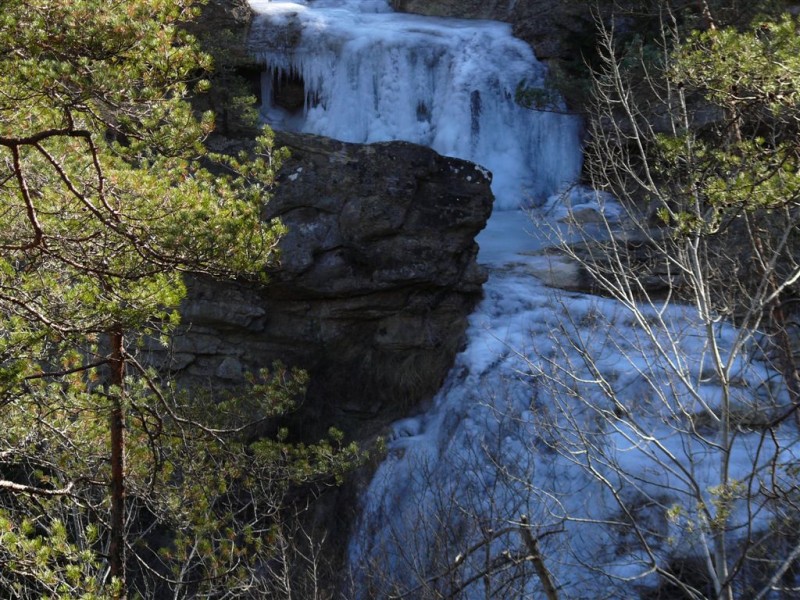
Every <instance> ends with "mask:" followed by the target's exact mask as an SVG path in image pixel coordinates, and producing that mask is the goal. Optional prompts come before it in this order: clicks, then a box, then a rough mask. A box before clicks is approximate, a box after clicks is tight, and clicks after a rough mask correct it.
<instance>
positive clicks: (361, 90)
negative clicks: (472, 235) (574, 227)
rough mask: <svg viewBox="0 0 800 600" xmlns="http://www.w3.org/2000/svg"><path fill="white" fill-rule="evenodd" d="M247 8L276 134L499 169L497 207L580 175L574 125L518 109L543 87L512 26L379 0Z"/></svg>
mask: <svg viewBox="0 0 800 600" xmlns="http://www.w3.org/2000/svg"><path fill="white" fill-rule="evenodd" d="M252 5H253V7H254V8H255V10H257V11H259V12H260V13H261V15H262V16H261V17H260V18H259V19H257V20H256V22H255V23H254V27H253V31H252V33H251V38H250V46H251V48H252V49H253V51H254V52H255V53H256V54H257V55H258V56H259V57H260V59H261V60H262V61H263V62H264V63H265V64H266V65H267V66H268V70H267V72H266V73H265V74H264V76H263V98H264V108H263V113H264V117H265V119H266V121H267V122H268V123H270V124H271V125H273V126H274V127H276V128H278V129H290V130H295V131H302V132H307V133H315V134H318V135H324V136H328V137H332V138H336V139H339V140H342V141H347V142H356V143H369V142H379V141H388V140H405V141H409V142H413V143H417V144H422V145H425V146H429V147H431V148H433V149H434V150H436V151H437V152H439V153H440V154H444V155H446V156H454V157H457V158H463V159H467V160H471V161H473V162H476V163H478V164H480V165H482V166H484V167H486V168H487V169H488V170H490V171H491V172H492V174H493V186H492V189H493V191H494V193H495V196H496V198H497V201H496V204H495V207H496V208H500V209H513V208H518V207H519V205H520V204H521V203H525V204H535V203H537V202H540V201H541V200H543V199H544V198H545V197H546V196H548V195H549V194H552V193H554V192H556V191H558V190H559V189H560V188H562V187H564V186H565V185H567V184H570V183H572V182H573V181H574V180H575V179H576V177H577V176H578V173H579V170H580V165H581V155H580V152H579V150H578V147H579V121H578V120H577V119H575V118H573V117H570V116H565V115H563V114H559V112H558V111H559V110H560V109H562V108H563V107H561V106H558V105H554V106H551V107H549V110H543V111H532V110H527V109H525V108H522V107H521V106H519V104H517V102H516V101H515V96H516V94H517V90H518V89H519V88H537V89H538V88H541V87H542V86H543V85H544V76H545V68H544V67H543V66H542V65H541V64H540V63H539V62H538V61H537V60H536V59H535V57H534V56H533V53H532V51H531V49H530V47H529V46H528V45H527V44H525V43H524V42H522V41H520V40H518V39H516V38H514V37H512V36H511V28H510V26H509V25H507V24H503V23H496V22H491V21H464V20H457V19H434V18H426V17H419V16H415V15H405V14H399V13H393V12H389V9H388V7H387V6H386V5H385V4H382V3H380V2H378V1H376V0H370V1H368V2H350V3H344V2H330V1H329V2H315V3H309V4H308V5H305V4H298V3H289V2H266V3H265V2H262V1H260V0H259V1H254V2H253V3H252ZM287 89H288V90H290V92H291V100H290V101H289V102H283V103H281V100H280V98H281V94H282V93H283V94H285V95H289V94H288V92H287ZM276 99H277V101H276ZM281 104H283V105H281Z"/></svg>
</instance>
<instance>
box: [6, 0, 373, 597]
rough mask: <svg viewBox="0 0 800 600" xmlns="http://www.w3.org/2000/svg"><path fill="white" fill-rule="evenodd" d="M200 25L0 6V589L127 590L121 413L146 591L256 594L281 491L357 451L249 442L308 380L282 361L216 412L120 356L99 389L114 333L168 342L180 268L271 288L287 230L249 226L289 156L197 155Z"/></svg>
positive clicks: (133, 4) (177, 2)
mask: <svg viewBox="0 0 800 600" xmlns="http://www.w3.org/2000/svg"><path fill="white" fill-rule="evenodd" d="M196 14H197V7H196V6H195V3H194V2H192V0H125V1H124V2H118V3H109V2H107V1H105V0H70V2H63V0H24V1H23V0H6V1H4V2H3V7H2V12H0V159H1V162H0V165H2V166H0V170H2V173H1V174H0V423H1V424H2V426H0V538H1V540H2V541H1V542H0V566H1V567H2V568H1V569H0V571H1V572H0V596H2V597H9V598H40V597H62V598H63V597H72V598H103V597H107V596H109V597H118V596H120V595H123V594H125V593H126V592H125V588H126V584H127V583H128V582H125V581H121V580H111V579H110V578H109V577H108V574H107V572H108V569H107V553H108V550H107V546H108V539H109V529H110V525H109V523H110V519H109V513H110V498H109V493H108V490H107V486H108V482H109V481H110V479H111V477H112V472H111V468H110V465H109V448H108V445H109V442H108V437H109V427H110V426H109V415H110V414H111V413H112V412H113V411H115V410H121V411H123V412H124V413H125V414H126V420H125V427H126V430H127V435H126V446H125V447H124V448H123V450H124V452H125V454H126V458H127V472H126V473H125V482H124V484H125V486H126V488H127V494H128V509H127V511H128V512H127V516H128V522H127V525H126V527H127V530H126V531H127V534H126V538H125V544H126V547H127V548H128V551H129V552H132V555H131V558H130V560H129V561H128V562H129V566H130V567H131V568H132V569H133V572H134V573H136V576H135V577H134V580H135V582H136V583H135V587H136V589H138V590H139V591H140V593H141V594H142V595H144V596H146V597H153V594H154V593H156V591H158V590H161V591H163V589H164V587H165V586H166V587H168V588H170V589H171V591H170V597H173V596H174V597H181V596H187V595H191V594H192V593H195V592H196V591H197V589H198V588H201V587H202V588H203V590H204V591H205V593H206V594H207V596H208V597H211V596H213V589H217V588H227V590H228V591H230V590H236V589H239V588H238V587H237V586H239V585H241V586H243V587H242V589H244V588H245V587H247V588H248V589H254V587H255V586H256V584H255V583H253V580H254V576H253V573H254V568H255V567H254V565H257V564H263V563H265V562H266V561H268V560H269V558H270V557H271V555H272V553H273V552H274V550H275V548H274V546H273V545H271V542H270V535H269V532H270V530H271V529H272V528H274V527H278V526H279V525H280V519H281V510H282V508H283V505H284V502H285V496H286V494H287V493H288V490H289V489H290V487H291V486H293V485H299V484H303V485H309V484H311V483H315V482H322V481H328V480H329V479H330V478H331V477H334V478H336V477H340V476H341V473H342V469H344V468H345V467H346V466H347V465H348V464H350V463H352V462H353V461H354V460H357V452H356V450H355V449H354V448H353V447H350V446H343V444H341V440H340V439H339V438H338V437H337V435H335V434H334V435H332V436H331V439H330V440H327V441H323V442H321V443H320V444H318V445H312V446H293V445H291V444H288V443H287V442H286V441H284V440H282V439H281V438H280V437H279V438H278V439H277V440H276V441H265V440H262V441H258V442H254V440H253V439H252V437H253V431H254V430H253V428H252V425H253V422H257V421H259V420H266V419H269V418H271V417H274V416H275V415H277V414H281V413H282V412H283V411H285V410H288V409H290V408H291V407H292V404H293V402H294V400H295V399H296V398H297V396H298V395H299V394H301V393H302V388H303V385H304V379H303V376H302V375H301V374H300V373H297V372H292V371H289V370H286V369H284V368H282V367H277V368H276V370H275V371H274V372H272V373H265V374H262V375H261V376H260V377H258V378H254V380H253V382H252V384H253V385H252V389H251V390H250V391H249V392H248V393H247V394H243V395H240V396H238V397H234V398H230V399H227V400H220V399H219V398H214V399H211V398H202V397H199V396H200V394H197V395H195V397H193V398H191V399H190V398H186V397H184V396H181V395H180V394H178V393H177V392H175V390H174V386H172V385H166V386H161V385H159V381H158V378H157V377H156V374H155V373H152V372H150V371H148V370H146V369H144V368H141V367H140V366H139V365H138V363H137V362H136V361H135V359H134V356H133V353H132V352H130V351H129V349H128V348H127V347H126V346H124V345H123V346H122V347H121V348H119V349H118V350H119V352H120V353H121V358H122V359H123V360H124V361H125V362H127V363H128V367H127V368H128V375H127V376H126V377H125V379H124V381H114V385H112V381H113V378H112V377H110V376H109V374H108V372H107V369H108V365H109V364H114V361H115V360H117V359H115V358H114V354H113V351H114V347H113V346H114V342H113V340H114V337H113V335H112V334H115V333H116V332H120V331H122V332H127V333H128V334H129V336H130V337H131V339H135V337H136V335H140V334H149V335H153V336H157V335H163V336H168V335H169V333H170V331H171V330H172V328H173V327H174V326H175V325H176V324H177V323H178V320H179V317H178V313H177V307H178V305H179V303H180V301H181V299H182V298H183V297H184V295H185V286H184V283H183V275H184V274H185V273H195V274H202V275H208V276H215V277H236V278H249V279H252V280H253V281H262V280H263V278H264V275H263V273H264V272H265V267H267V266H269V265H271V264H273V263H274V261H275V260H276V252H277V250H276V245H277V241H278V239H279V236H280V235H281V234H282V233H283V228H282V226H281V225H280V224H279V223H264V222H262V220H261V219H260V215H261V212H262V208H263V204H264V202H265V201H266V199H267V198H268V195H269V191H270V189H271V187H272V185H273V177H274V171H275V168H276V167H277V165H278V164H279V162H280V159H281V156H282V153H281V152H279V151H275V150H274V149H273V146H272V137H271V134H270V133H269V132H264V133H263V134H262V135H261V136H260V137H259V138H258V139H257V140H256V141H255V147H254V148H255V149H254V151H253V152H252V153H250V154H248V155H242V156H237V157H229V156H223V155H219V154H213V153H209V152H208V151H207V150H206V148H205V146H204V140H205V137H206V136H207V135H208V134H209V133H210V132H211V131H212V129H213V127H214V122H213V121H214V117H213V115H212V114H211V113H206V114H202V115H197V114H196V113H195V111H194V110H193V108H192V106H191V105H190V104H189V102H188V99H189V98H190V96H191V95H192V94H197V93H201V92H204V91H205V90H207V89H208V81H206V80H203V79H200V78H198V74H200V73H206V72H207V71H208V70H209V69H210V68H211V61H210V59H209V56H208V55H207V54H205V53H204V52H202V51H201V50H200V49H199V48H198V47H197V44H196V43H195V40H194V39H193V38H192V36H191V35H189V34H188V33H186V31H185V29H184V28H182V27H181V25H182V24H183V23H185V22H186V21H189V20H191V19H192V18H194V17H195V16H196ZM168 383H169V382H168ZM159 547H161V548H163V549H164V550H163V552H161V553H159V552H157V549H158V548H159ZM185 580H192V581H193V582H194V583H193V584H192V586H189V585H186V584H185ZM260 583H262V584H264V585H267V584H266V583H264V582H260ZM262 592H263V593H266V591H264V590H262Z"/></svg>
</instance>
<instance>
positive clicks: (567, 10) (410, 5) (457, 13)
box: [391, 0, 595, 60]
mask: <svg viewBox="0 0 800 600" xmlns="http://www.w3.org/2000/svg"><path fill="white" fill-rule="evenodd" d="M391 3H392V6H393V8H394V9H395V10H398V11H401V12H410V13H416V14H421V15H430V16H441V17H459V18H464V19H492V20H495V21H506V22H508V23H511V24H512V26H513V30H514V35H515V36H516V37H518V38H520V39H522V40H525V41H526V42H528V43H529V44H530V45H531V47H532V48H533V49H534V51H535V52H536V56H537V57H538V58H539V59H540V60H549V59H566V60H572V59H573V58H575V57H573V56H571V55H570V54H571V52H572V50H573V46H574V44H573V41H572V38H573V37H574V36H575V35H576V34H580V35H583V34H584V32H585V30H586V26H587V24H589V25H591V22H592V13H591V7H593V6H595V3H589V2H581V1H575V0H489V1H485V0H391Z"/></svg>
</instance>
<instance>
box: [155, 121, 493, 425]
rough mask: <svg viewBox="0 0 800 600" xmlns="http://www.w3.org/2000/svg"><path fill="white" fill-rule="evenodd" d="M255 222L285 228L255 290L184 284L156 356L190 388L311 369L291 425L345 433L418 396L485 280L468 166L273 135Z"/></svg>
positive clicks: (394, 413)
mask: <svg viewBox="0 0 800 600" xmlns="http://www.w3.org/2000/svg"><path fill="white" fill-rule="evenodd" d="M279 143H280V144H281V145H288V146H289V147H290V148H291V150H292V157H291V158H290V159H289V160H287V161H286V162H285V164H284V165H283V167H282V169H281V172H280V176H279V184H278V187H277V189H276V193H275V195H274V197H273V199H272V200H271V201H270V202H269V204H268V205H267V208H266V214H265V217H266V218H274V217H277V218H280V219H281V220H282V221H283V223H284V224H285V225H287V226H288V228H289V233H288V234H287V235H286V236H285V238H284V239H283V240H282V242H281V250H282V252H283V258H282V264H281V266H280V269H278V270H277V271H276V272H274V273H271V275H270V276H271V283H270V284H269V285H268V286H267V287H266V289H263V290H256V289H253V288H250V287H247V286H245V285H240V284H235V283H225V284H222V283H217V282H206V281H192V282H190V294H189V297H188V299H187V301H186V303H185V306H184V307H183V311H182V313H183V322H184V325H183V326H182V330H181V332H180V333H179V335H177V336H176V337H175V339H174V341H173V347H172V348H171V354H169V355H166V354H164V355H161V356H158V357H157V359H158V361H159V362H160V363H161V364H162V366H164V365H166V364H168V368H170V369H172V370H174V371H176V372H177V373H178V374H179V377H180V379H181V380H182V381H183V382H184V383H186V384H189V385H208V384H209V382H213V385H216V386H219V385H235V384H237V383H242V382H243V377H244V373H245V372H247V371H249V370H254V369H258V368H261V367H268V366H270V365H271V364H272V362H273V361H274V360H276V359H280V360H282V361H284V362H286V363H289V364H291V365H297V366H300V367H302V368H305V369H307V370H308V371H309V374H310V376H311V381H310V387H309V390H308V397H307V398H306V402H305V405H304V407H303V409H302V410H301V415H302V419H301V422H300V424H301V426H302V429H303V431H302V433H304V434H308V435H312V436H314V435H317V433H318V432H317V431H316V430H315V428H316V427H319V431H324V430H326V429H327V428H328V427H330V426H331V425H332V424H335V425H337V426H338V427H340V428H343V429H345V431H347V432H349V433H354V434H356V436H357V437H362V438H363V437H364V436H365V435H369V434H370V433H373V432H375V431H376V430H377V429H379V428H380V427H381V426H382V425H383V424H386V423H387V422H389V421H390V420H392V419H393V418H396V417H398V416H400V415H402V414H405V413H406V412H407V410H408V409H409V408H410V407H411V406H413V405H415V404H416V403H418V402H419V401H421V400H423V399H424V398H426V397H430V396H431V395H432V394H433V393H434V392H435V391H436V390H437V389H438V388H439V386H440V384H441V382H442V380H443V379H444V377H445V375H446V373H447V370H448V369H449V367H450V366H451V364H452V360H453V357H454V355H455V353H456V352H457V350H458V348H459V346H460V344H461V342H462V336H463V333H464V330H465V327H466V317H467V315H468V314H469V313H470V311H471V309H472V308H473V306H474V304H475V302H476V301H477V300H478V298H479V296H480V291H481V284H482V283H483V281H484V280H485V278H486V275H485V273H484V271H483V270H482V269H481V268H480V267H478V265H477V264H476V262H475V257H476V254H477V249H478V248H477V245H476V244H475V242H474V237H475V235H476V234H477V233H478V231H480V230H481V229H482V228H483V226H484V225H485V223H486V219H487V218H488V217H489V214H490V211H491V202H492V195H491V191H490V189H489V181H488V179H487V178H486V176H485V175H484V174H483V172H482V171H481V170H480V169H478V168H477V167H476V166H475V165H473V164H471V163H468V162H465V161H461V160H458V159H454V158H445V157H442V156H439V155H438V154H436V153H435V152H433V151H432V150H429V149H427V148H423V147H420V146H415V145H412V144H408V143H404V142H391V143H382V144H374V145H367V146H361V145H354V144H346V143H342V142H337V141H333V140H330V139H327V138H319V137H313V136H301V135H295V134H292V135H289V134H281V135H280V136H279Z"/></svg>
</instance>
